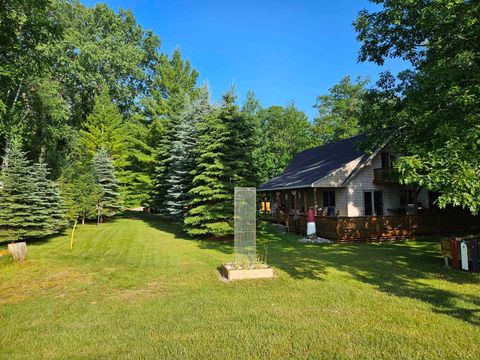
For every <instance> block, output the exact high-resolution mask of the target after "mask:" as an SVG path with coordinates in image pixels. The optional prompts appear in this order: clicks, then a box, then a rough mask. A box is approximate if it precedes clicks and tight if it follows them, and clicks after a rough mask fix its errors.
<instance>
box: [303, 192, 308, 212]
mask: <svg viewBox="0 0 480 360" xmlns="http://www.w3.org/2000/svg"><path fill="white" fill-rule="evenodd" d="M307 191H308V190H307V189H304V190H303V209H304V210H303V212H304V213H305V214H306V213H307V210H308V208H307V206H308V203H307Z"/></svg>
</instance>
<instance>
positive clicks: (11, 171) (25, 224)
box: [0, 140, 41, 242]
mask: <svg viewBox="0 0 480 360" xmlns="http://www.w3.org/2000/svg"><path fill="white" fill-rule="evenodd" d="M1 181H2V183H1V188H0V242H2V241H17V240H20V239H23V238H26V237H28V236H31V235H32V234H36V233H37V231H38V228H39V227H40V226H39V225H40V222H39V220H40V221H41V219H39V218H38V215H36V214H35V211H34V208H35V207H34V205H33V203H32V198H31V195H32V190H33V189H32V188H33V187H32V173H31V168H30V164H29V162H28V160H27V157H26V154H25V152H23V151H22V149H21V145H20V142H19V141H18V140H13V141H12V142H11V143H10V144H9V146H7V149H6V155H5V156H4V158H3V163H2V177H1Z"/></svg>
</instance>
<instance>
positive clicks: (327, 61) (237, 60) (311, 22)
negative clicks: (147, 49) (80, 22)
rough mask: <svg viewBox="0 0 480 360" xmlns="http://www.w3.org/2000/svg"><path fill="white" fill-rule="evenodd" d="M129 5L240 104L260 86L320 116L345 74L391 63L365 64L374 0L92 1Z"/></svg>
mask: <svg viewBox="0 0 480 360" xmlns="http://www.w3.org/2000/svg"><path fill="white" fill-rule="evenodd" d="M82 2H83V3H84V4H86V5H92V4H95V3H98V2H107V3H108V4H109V5H110V6H111V7H112V8H113V9H115V10H117V9H118V8H120V7H121V8H128V9H131V10H132V11H133V13H134V14H135V17H136V18H137V21H138V22H139V23H140V24H141V25H142V26H143V27H144V28H145V29H151V30H153V31H154V32H155V34H157V35H158V36H159V37H160V39H161V41H162V48H161V49H162V51H163V52H167V53H171V52H172V51H173V49H175V48H176V47H179V48H180V50H181V51H182V54H183V56H184V57H185V58H188V59H189V60H190V61H191V63H192V65H193V66H194V67H195V68H196V69H197V70H198V71H199V72H200V81H201V82H204V81H207V82H208V83H209V86H210V90H211V92H212V98H213V100H218V99H219V98H220V96H221V94H222V92H224V91H225V90H227V89H229V88H230V86H231V85H232V84H235V87H236V90H237V93H238V95H239V99H240V101H242V100H243V99H244V97H245V94H246V92H247V91H248V90H253V91H254V92H255V94H256V95H257V97H258V98H259V99H260V101H261V103H262V105H263V106H270V105H285V104H287V103H288V102H289V101H294V102H295V104H296V105H297V106H298V108H300V109H301V110H303V111H305V113H306V114H307V115H308V116H309V117H310V118H311V119H312V118H313V117H314V116H315V112H316V111H315V109H313V108H312V105H313V104H314V102H315V99H316V96H317V95H319V94H323V93H326V92H327V91H328V89H329V88H330V87H332V86H333V85H334V84H336V83H337V82H338V81H339V80H340V79H341V78H342V77H343V76H344V75H351V76H352V77H356V76H369V77H370V78H371V79H372V80H373V81H375V80H376V79H377V77H378V73H379V72H380V71H383V70H385V69H388V70H390V71H392V72H394V73H397V72H398V71H400V70H402V69H404V68H405V67H406V64H404V63H402V62H401V61H398V60H392V61H388V62H386V64H385V66H384V67H379V66H377V65H375V64H372V63H360V64H359V63H357V53H358V50H359V47H360V43H359V42H358V41H357V40H356V39H355V36H356V33H355V31H354V29H353V27H352V22H353V21H354V20H355V18H356V16H357V13H358V12H359V11H360V10H361V9H363V8H368V9H373V5H372V4H370V3H369V2H368V1H367V0H304V1H298V0H297V1H293V0H276V1H274V0H257V1H254V0H237V1H229V0H224V1H220V0H198V1H194V0H191V1H187V0H123V1H122V0H108V1H96V0H84V1H82Z"/></svg>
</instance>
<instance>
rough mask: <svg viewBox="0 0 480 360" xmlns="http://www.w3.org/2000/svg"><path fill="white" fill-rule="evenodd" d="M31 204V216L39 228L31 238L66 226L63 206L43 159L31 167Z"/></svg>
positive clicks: (54, 231) (49, 233)
mask: <svg viewBox="0 0 480 360" xmlns="http://www.w3.org/2000/svg"><path fill="white" fill-rule="evenodd" d="M32 170H33V171H32V191H31V202H32V204H33V214H34V215H35V216H36V218H37V221H40V224H41V226H39V227H38V229H37V231H36V234H32V236H38V237H43V236H47V235H52V234H55V233H57V232H59V231H60V230H61V229H63V228H64V227H65V225H66V222H65V211H66V209H65V205H64V202H63V200H62V198H61V196H60V190H59V187H58V184H57V183H56V182H54V181H52V180H50V179H49V175H50V172H49V169H48V168H47V165H46V163H45V161H44V160H43V158H40V160H39V161H38V162H37V163H35V164H34V165H33V167H32Z"/></svg>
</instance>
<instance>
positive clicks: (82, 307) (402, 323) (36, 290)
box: [0, 215, 480, 359]
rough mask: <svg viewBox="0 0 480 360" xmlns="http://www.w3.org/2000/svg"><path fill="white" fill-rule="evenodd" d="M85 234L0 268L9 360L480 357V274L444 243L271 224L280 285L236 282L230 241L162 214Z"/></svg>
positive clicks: (84, 229)
mask: <svg viewBox="0 0 480 360" xmlns="http://www.w3.org/2000/svg"><path fill="white" fill-rule="evenodd" d="M76 236H77V243H76V245H75V247H74V249H73V251H70V250H69V237H68V235H67V234H66V235H65V236H60V237H55V238H52V239H49V240H48V241H43V242H36V243H32V244H29V257H28V260H27V261H26V262H25V263H23V264H14V263H9V262H6V261H0V326H1V328H0V329H1V336H0V357H1V358H8V359H10V358H69V359H75V358H105V359H113V358H157V359H165V358H179V359H186V358H196V359H199V358H208V359H217V358H218V359H227V358H230V359H254V358H263V359H265V358H315V359H318V358H327V359H331V358H339V359H343V358H345V359H361V358H364V359H373V358H375V359H380V358H384V359H387V358H388V359H390V358H403V359H448V358H452V359H453V358H462V359H479V358H480V326H479V325H480V277H479V276H478V275H472V274H468V273H462V272H460V271H454V270H449V269H446V268H445V267H444V266H443V260H442V258H441V257H440V251H439V248H440V246H439V242H438V241H421V242H420V241H418V242H414V241H409V242H404V243H388V244H358V245H315V244H300V243H297V242H296V239H297V237H296V236H292V235H283V234H280V233H279V232H277V231H276V230H275V229H273V228H266V231H265V232H264V233H263V234H261V235H260V237H261V238H260V239H259V241H258V242H259V246H258V247H259V249H263V244H266V245H267V246H268V261H269V262H270V263H271V264H272V265H273V266H274V267H275V269H276V272H277V275H278V276H277V277H276V278H275V279H265V280H253V281H252V280H250V281H244V282H231V283H226V282H222V281H220V279H219V275H218V270H217V268H218V266H219V265H220V264H221V263H222V262H225V261H231V260H232V257H233V255H232V250H233V249H232V244H230V243H214V242H208V241H196V240H191V239H190V240H189V239H185V238H184V237H183V236H182V235H181V234H180V233H178V232H177V231H176V228H175V227H174V226H172V225H169V224H167V223H164V222H161V221H158V220H157V218H155V217H153V216H145V215H141V216H140V217H139V218H133V217H131V218H127V217H125V218H121V219H118V220H116V221H114V222H111V223H106V224H102V225H101V226H100V227H99V228H97V227H96V226H95V225H84V226H80V227H79V228H78V231H77V234H76Z"/></svg>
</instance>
